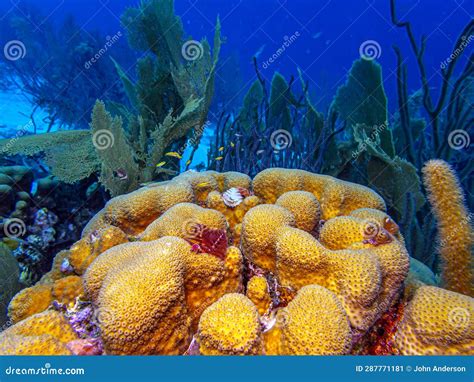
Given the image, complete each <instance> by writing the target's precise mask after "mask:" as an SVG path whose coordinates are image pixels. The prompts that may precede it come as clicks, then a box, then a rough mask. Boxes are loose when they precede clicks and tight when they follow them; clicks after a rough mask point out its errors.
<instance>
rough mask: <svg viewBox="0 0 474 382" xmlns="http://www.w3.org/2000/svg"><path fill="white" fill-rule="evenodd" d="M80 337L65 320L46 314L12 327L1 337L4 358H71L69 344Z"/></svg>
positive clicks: (52, 312)
mask: <svg viewBox="0 0 474 382" xmlns="http://www.w3.org/2000/svg"><path fill="white" fill-rule="evenodd" d="M75 339H77V335H76V334H75V333H74V330H73V329H72V328H71V326H70V325H69V323H68V322H67V320H66V319H65V318H64V316H63V315H62V314H61V313H59V312H56V311H52V310H47V311H45V312H42V313H38V314H35V315H33V316H31V317H28V318H26V319H25V320H23V321H21V322H19V323H17V324H15V325H13V326H11V327H9V328H8V329H6V330H5V331H4V332H2V333H1V334H0V354H1V355H69V354H71V352H70V351H69V349H68V348H67V347H66V343H67V342H69V341H72V340H75Z"/></svg>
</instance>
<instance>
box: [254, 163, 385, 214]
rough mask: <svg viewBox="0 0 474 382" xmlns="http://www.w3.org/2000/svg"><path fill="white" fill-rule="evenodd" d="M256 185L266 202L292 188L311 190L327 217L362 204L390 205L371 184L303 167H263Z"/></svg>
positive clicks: (370, 206) (343, 212)
mask: <svg viewBox="0 0 474 382" xmlns="http://www.w3.org/2000/svg"><path fill="white" fill-rule="evenodd" d="M252 185H253V190H254V192H255V195H257V196H258V197H259V198H260V199H262V201H263V202H264V203H275V202H276V200H277V199H278V197H280V196H281V195H282V194H284V193H285V192H288V191H308V192H311V193H312V194H313V195H314V196H315V197H316V198H317V199H318V201H319V202H320V204H321V212H322V218H323V219H325V220H327V219H330V218H332V217H335V216H338V215H347V214H349V213H350V212H352V211H354V210H356V209H359V208H374V209H379V210H385V209H386V207H385V202H384V201H383V199H382V198H381V197H380V196H379V195H378V194H377V193H376V192H374V191H372V190H371V189H370V188H367V187H365V186H361V185H358V184H354V183H349V182H345V181H342V180H339V179H336V178H333V177H331V176H328V175H318V174H312V173H310V172H307V171H303V170H292V169H283V168H271V169H267V170H263V171H262V172H260V173H258V174H257V175H256V176H255V178H254V179H253V183H252Z"/></svg>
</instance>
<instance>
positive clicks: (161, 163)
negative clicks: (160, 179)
mask: <svg viewBox="0 0 474 382" xmlns="http://www.w3.org/2000/svg"><path fill="white" fill-rule="evenodd" d="M165 164H166V162H160V163H158V164H157V165H156V167H163V166H164V165H165Z"/></svg>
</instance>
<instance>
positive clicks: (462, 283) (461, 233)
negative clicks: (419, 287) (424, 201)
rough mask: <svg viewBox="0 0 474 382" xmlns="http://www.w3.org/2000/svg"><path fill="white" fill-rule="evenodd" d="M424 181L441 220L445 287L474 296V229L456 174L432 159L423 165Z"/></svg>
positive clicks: (449, 167)
mask: <svg viewBox="0 0 474 382" xmlns="http://www.w3.org/2000/svg"><path fill="white" fill-rule="evenodd" d="M423 181H424V183H425V187H426V188H427V191H428V195H429V200H430V203H431V207H432V209H433V212H434V215H435V216H436V219H437V220H438V229H439V253H440V255H441V258H442V260H443V265H442V279H443V283H444V286H445V287H446V288H447V289H449V290H452V291H455V292H458V293H463V294H466V295H468V296H471V297H474V272H473V269H474V268H473V263H472V251H473V248H474V230H473V228H472V217H471V216H470V215H469V214H468V211H467V209H466V206H465V201H464V194H463V191H462V189H461V186H460V185H459V181H458V179H457V176H456V173H455V172H454V170H453V169H452V168H451V166H450V165H449V164H448V163H446V162H444V161H442V160H432V161H429V162H427V163H426V164H425V166H424V167H423Z"/></svg>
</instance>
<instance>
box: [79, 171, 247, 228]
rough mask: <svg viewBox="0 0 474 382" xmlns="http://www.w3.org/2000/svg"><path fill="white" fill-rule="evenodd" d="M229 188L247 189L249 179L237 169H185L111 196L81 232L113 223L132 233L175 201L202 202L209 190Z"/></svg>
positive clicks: (204, 200) (148, 222)
mask: <svg viewBox="0 0 474 382" xmlns="http://www.w3.org/2000/svg"><path fill="white" fill-rule="evenodd" d="M231 187H244V188H250V178H249V177H248V176H247V175H244V174H240V173H237V172H226V173H217V172H214V171H205V172H195V171H187V172H184V173H182V174H180V175H179V176H177V177H175V178H173V179H172V180H170V181H167V182H161V183H152V184H149V185H147V186H146V187H143V188H140V189H138V190H137V191H134V192H131V193H129V194H125V195H120V196H117V197H115V198H113V199H111V200H110V201H109V202H108V203H107V204H106V206H105V207H104V208H103V209H102V210H101V211H100V212H99V213H98V214H97V215H96V216H94V218H93V219H92V220H91V221H90V222H89V223H88V224H87V226H86V227H85V228H84V231H83V235H86V234H90V233H91V232H93V231H94V230H97V229H100V228H105V227H108V226H115V227H118V228H120V229H122V230H123V231H124V232H125V233H126V234H128V235H134V236H136V235H138V234H140V233H141V232H143V230H144V229H145V228H146V227H147V226H148V225H149V224H150V223H151V222H153V221H154V220H156V219H157V218H158V217H160V216H161V215H162V214H163V213H164V212H165V211H167V210H168V209H169V208H170V207H172V206H174V205H175V204H178V203H186V202H188V203H194V202H196V203H198V204H202V205H204V204H205V202H206V199H207V196H208V194H209V192H211V191H220V192H222V191H224V190H226V189H228V188H231Z"/></svg>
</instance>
